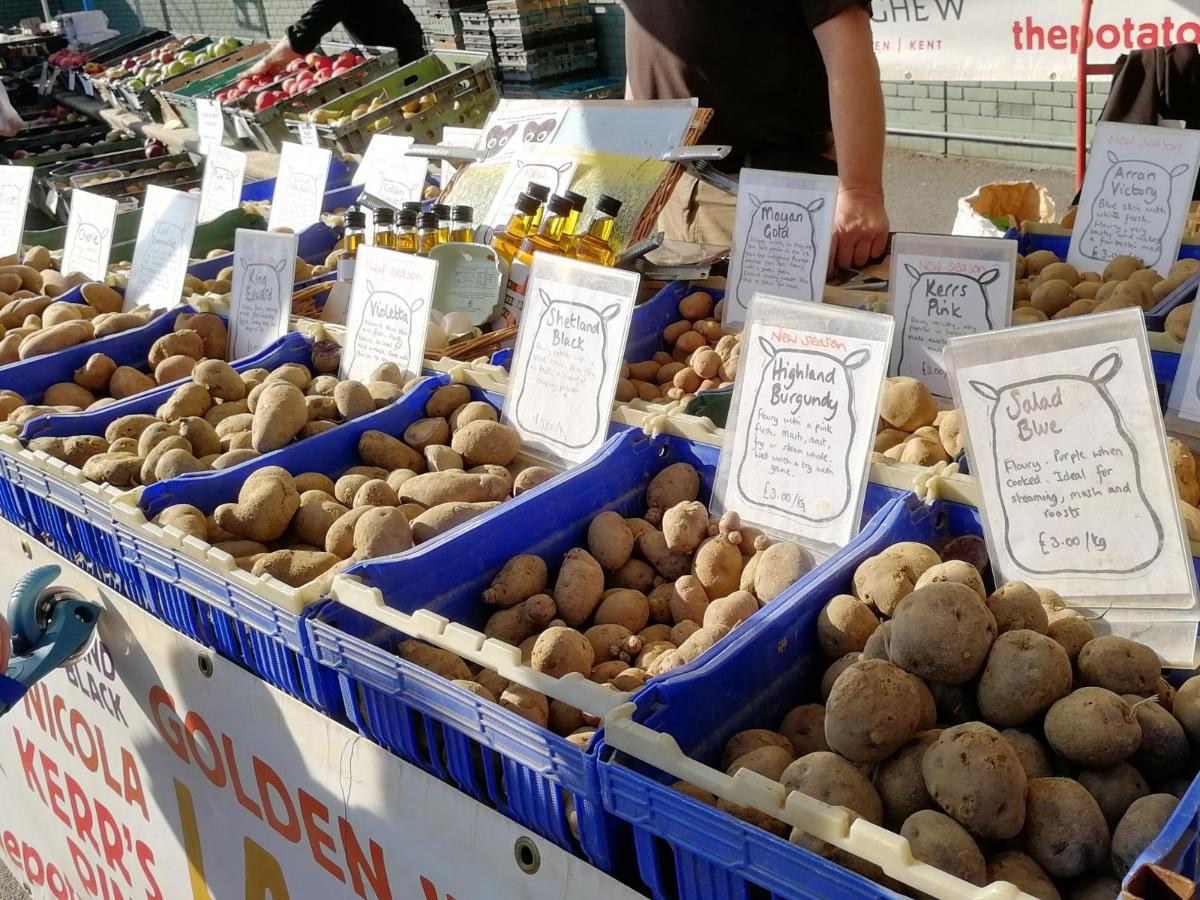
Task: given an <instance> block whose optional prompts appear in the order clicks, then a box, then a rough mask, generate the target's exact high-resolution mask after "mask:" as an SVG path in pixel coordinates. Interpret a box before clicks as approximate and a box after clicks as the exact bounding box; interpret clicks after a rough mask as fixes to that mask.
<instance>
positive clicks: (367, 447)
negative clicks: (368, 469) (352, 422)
mask: <svg viewBox="0 0 1200 900" xmlns="http://www.w3.org/2000/svg"><path fill="white" fill-rule="evenodd" d="M358 455H359V458H360V459H362V461H363V462H364V463H366V464H367V465H371V466H380V467H381V468H384V469H388V470H389V471H390V470H393V469H411V470H412V471H414V472H424V471H425V459H424V457H423V456H421V454H420V453H418V452H417V451H416V450H414V449H413V448H412V447H409V446H408V445H407V444H405V443H404V442H403V441H401V440H397V439H396V438H394V437H392V436H391V435H390V434H385V433H384V432H382V431H374V430H372V431H364V432H363V434H362V437H360V438H359V439H358Z"/></svg>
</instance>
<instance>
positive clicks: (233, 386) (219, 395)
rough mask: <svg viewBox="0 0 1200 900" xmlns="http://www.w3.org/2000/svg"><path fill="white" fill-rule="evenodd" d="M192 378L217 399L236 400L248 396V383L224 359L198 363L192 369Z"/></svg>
mask: <svg viewBox="0 0 1200 900" xmlns="http://www.w3.org/2000/svg"><path fill="white" fill-rule="evenodd" d="M192 380H193V381H195V382H196V384H198V385H200V386H201V387H203V388H204V389H205V390H207V391H208V393H209V395H210V396H212V397H213V398H215V399H217V400H221V401H231V400H233V401H236V400H243V399H245V397H246V383H245V382H244V381H242V378H241V376H240V375H239V374H238V373H237V371H236V370H235V369H234V368H233V366H231V365H229V363H227V362H225V361H224V360H222V359H206V360H202V361H201V362H199V363H197V364H196V367H195V368H194V369H193V370H192Z"/></svg>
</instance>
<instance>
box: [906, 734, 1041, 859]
mask: <svg viewBox="0 0 1200 900" xmlns="http://www.w3.org/2000/svg"><path fill="white" fill-rule="evenodd" d="M921 772H922V773H923V774H924V776H925V786H926V788H928V790H929V796H931V797H932V798H933V800H934V802H936V803H937V805H938V806H939V807H941V809H942V811H943V812H945V813H946V814H948V815H949V816H951V817H952V818H953V819H955V821H957V822H958V823H959V824H960V825H962V826H963V827H964V828H966V829H967V831H969V832H971V833H972V834H974V835H976V836H978V837H983V838H998V839H1005V838H1011V837H1015V836H1016V835H1017V834H1018V833H1019V832H1020V831H1021V828H1022V826H1023V825H1024V824H1025V785H1026V779H1025V770H1024V769H1023V768H1021V761H1020V760H1019V759H1018V758H1017V754H1016V752H1014V750H1013V749H1012V745H1011V744H1009V743H1008V741H1006V740H1005V739H1004V738H1003V737H1001V736H1000V732H998V731H996V729H994V728H992V727H990V726H988V725H984V724H983V723H982V722H968V723H966V724H964V725H955V726H953V727H952V728H947V729H946V730H945V731H943V732H942V733H941V735H940V736H939V737H938V739H937V740H936V741H935V742H934V743H933V746H932V747H930V748H929V749H928V750H927V751H926V752H925V758H924V759H923V760H922V761H921Z"/></svg>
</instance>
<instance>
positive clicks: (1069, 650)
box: [675, 537, 1200, 900]
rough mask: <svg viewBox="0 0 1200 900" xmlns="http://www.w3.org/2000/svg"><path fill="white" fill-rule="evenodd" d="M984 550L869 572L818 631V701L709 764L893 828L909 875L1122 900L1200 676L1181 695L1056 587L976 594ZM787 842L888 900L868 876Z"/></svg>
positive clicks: (1192, 724)
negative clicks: (922, 870) (906, 853)
mask: <svg viewBox="0 0 1200 900" xmlns="http://www.w3.org/2000/svg"><path fill="white" fill-rule="evenodd" d="M984 553H985V550H984V547H983V543H982V541H980V540H979V539H978V538H967V537H964V538H958V539H956V540H954V541H952V542H951V543H950V544H948V545H947V546H946V548H945V549H944V551H943V554H942V555H941V556H939V554H938V553H937V552H936V551H935V550H933V549H932V548H931V547H928V546H925V545H923V544H918V543H900V544H896V545H893V546H892V547H889V548H888V549H887V550H885V551H884V552H882V553H880V554H879V555H878V556H874V557H872V558H870V559H868V560H866V561H865V562H863V563H862V565H860V566H859V568H858V569H857V571H856V572H855V573H854V577H853V582H852V584H853V587H852V591H853V593H852V594H841V595H838V596H836V597H833V598H832V599H831V600H830V601H829V602H828V603H827V604H826V605H825V607H824V609H823V610H822V612H821V613H820V616H819V617H818V619H817V635H816V636H817V640H818V643H819V646H820V649H821V651H822V652H823V654H824V655H825V657H826V658H827V659H829V660H831V663H830V665H829V667H828V670H827V671H826V673H825V675H824V677H823V679H822V681H821V685H820V691H821V696H822V698H823V699H824V703H805V704H802V705H799V706H797V707H795V708H793V709H792V710H790V711H789V712H788V713H787V714H786V715H785V716H784V718H783V721H782V722H780V723H779V725H778V728H777V729H775V730H771V729H751V730H748V731H742V732H739V733H737V734H735V735H734V736H733V737H732V738H731V739H730V740H729V741H728V743H727V745H726V747H725V753H724V757H723V759H722V761H721V765H722V767H723V768H724V770H725V771H726V772H727V773H728V774H733V773H734V772H736V771H737V770H738V769H741V768H748V769H751V770H752V771H755V772H758V773H759V774H761V775H763V776H765V777H767V778H771V779H774V780H777V781H779V782H781V783H782V784H783V785H784V786H785V787H787V788H788V789H789V790H797V791H801V792H803V793H805V794H808V795H810V796H812V797H816V798H817V799H819V800H822V801H824V802H826V803H830V804H832V805H834V806H843V807H846V808H847V809H849V810H850V811H851V812H853V813H854V814H856V815H858V816H862V817H863V818H865V819H867V820H868V821H870V822H873V823H875V824H877V825H883V826H886V827H888V828H891V829H893V830H895V831H898V832H899V833H900V834H902V835H903V836H904V837H906V838H908V840H909V842H910V845H911V846H912V851H913V855H914V856H915V857H916V858H917V859H919V860H923V861H924V862H927V863H929V864H930V865H934V866H937V867H938V868H940V869H943V870H945V871H947V872H950V873H951V874H953V875H956V876H958V877H959V878H963V879H964V880H966V881H969V882H971V883H973V884H977V885H985V884H988V883H990V882H993V881H998V880H1005V881H1011V882H1013V883H1014V884H1016V885H1017V886H1018V887H1019V888H1020V889H1021V890H1023V891H1026V892H1028V893H1030V894H1032V895H1033V896H1035V897H1039V898H1055V900H1057V898H1059V897H1060V896H1065V895H1064V894H1060V893H1059V891H1060V890H1066V889H1068V888H1069V889H1070V890H1071V892H1072V893H1071V894H1070V896H1072V897H1086V898H1101V897H1106V898H1111V897H1116V896H1117V894H1118V893H1119V890H1120V883H1119V879H1120V878H1121V877H1123V876H1124V874H1125V872H1126V871H1127V870H1128V869H1129V867H1130V865H1131V864H1132V862H1133V860H1134V859H1135V858H1136V857H1137V855H1138V854H1139V853H1140V852H1141V851H1142V849H1144V848H1145V846H1146V845H1147V843H1148V842H1149V841H1150V840H1151V839H1152V838H1153V837H1154V836H1155V835H1157V833H1158V832H1159V830H1160V829H1161V828H1162V826H1163V824H1164V823H1165V822H1166V819H1167V817H1168V816H1169V815H1170V814H1171V812H1172V811H1173V810H1174V808H1175V805H1176V803H1177V802H1178V797H1180V796H1182V793H1183V791H1185V790H1186V789H1187V788H1188V786H1189V784H1190V776H1191V775H1193V774H1195V770H1196V763H1195V754H1194V751H1193V747H1200V678H1193V679H1191V680H1190V681H1188V682H1187V683H1186V684H1185V685H1184V686H1183V687H1182V688H1180V690H1179V691H1178V692H1176V691H1175V690H1174V689H1173V688H1172V687H1171V686H1170V685H1169V684H1168V682H1167V681H1166V680H1164V679H1163V677H1162V673H1161V671H1160V666H1159V660H1158V657H1157V656H1156V655H1155V654H1154V651H1152V650H1151V649H1149V648H1148V647H1145V646H1143V645H1142V644H1138V643H1135V642H1133V641H1129V640H1126V639H1124V638H1120V637H1114V636H1103V637H1097V636H1096V634H1095V633H1094V631H1093V627H1092V623H1091V622H1090V621H1089V620H1088V619H1085V618H1083V617H1082V616H1081V615H1080V614H1078V613H1077V612H1075V611H1073V610H1070V609H1068V608H1066V607H1065V606H1064V604H1063V602H1062V599H1061V598H1060V597H1058V595H1056V594H1055V593H1054V592H1052V591H1046V590H1034V589H1033V588H1030V587H1029V586H1027V585H1025V584H1022V583H1020V582H1010V583H1008V584H1006V585H1004V586H1003V587H1001V588H999V589H997V590H995V591H993V592H991V593H990V594H989V593H988V591H987V589H986V587H985V586H984V582H983V578H982V577H981V576H980V570H979V569H977V568H976V567H975V566H974V565H972V564H971V563H970V562H967V561H966V560H967V559H975V560H980V559H981V557H983V555H984ZM980 564H981V565H983V564H984V563H983V562H981V563H980ZM675 786H676V787H677V788H678V789H679V790H682V791H685V792H686V793H688V794H689V795H691V796H693V797H696V798H698V799H701V800H704V801H706V802H708V803H711V804H714V805H717V806H720V807H721V808H723V809H726V810H727V811H728V812H730V813H732V814H733V815H737V816H739V817H741V818H744V819H746V820H747V821H750V822H752V823H753V824H755V825H758V826H760V827H763V828H765V829H767V830H769V831H771V832H773V833H775V834H778V835H780V836H788V835H789V829H788V827H787V826H786V825H785V824H784V823H781V822H779V821H776V820H774V819H772V818H770V817H767V816H764V815H762V814H760V813H758V812H756V811H754V810H747V809H743V808H740V807H737V806H736V805H733V804H729V803H727V802H725V801H717V800H716V798H714V797H713V796H712V795H709V794H707V793H706V792H704V791H702V790H699V789H698V788H696V787H694V786H692V785H687V784H684V783H677V784H676V785H675ZM790 838H791V840H792V841H793V843H796V844H799V845H801V846H803V847H805V848H806V849H808V850H810V851H812V852H815V853H818V854H820V855H822V856H825V857H827V858H830V859H832V860H834V861H836V862H838V863H839V864H841V865H844V866H846V867H847V868H851V869H853V870H855V871H858V872H860V873H862V874H864V875H866V876H867V877H870V878H872V879H873V880H875V881H878V882H880V883H882V884H884V885H887V886H889V887H894V885H893V884H892V883H891V881H890V879H888V878H887V877H886V876H885V875H884V874H883V873H882V872H881V871H880V870H879V869H878V868H876V867H874V866H872V865H871V864H869V863H866V862H864V861H862V860H859V859H857V858H855V857H853V856H850V855H849V854H847V853H845V852H843V851H840V850H838V849H837V848H834V847H832V846H830V845H827V844H824V843H823V842H821V841H819V840H816V839H814V838H812V837H810V836H808V835H805V834H803V833H801V832H798V831H792V832H791V833H790Z"/></svg>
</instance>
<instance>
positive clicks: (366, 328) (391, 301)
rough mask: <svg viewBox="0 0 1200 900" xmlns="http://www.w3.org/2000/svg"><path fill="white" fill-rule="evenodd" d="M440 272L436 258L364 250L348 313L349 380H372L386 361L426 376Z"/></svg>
mask: <svg viewBox="0 0 1200 900" xmlns="http://www.w3.org/2000/svg"><path fill="white" fill-rule="evenodd" d="M437 270H438V264H437V263H436V262H434V261H433V260H432V259H425V258H424V257H420V256H413V255H412V254H411V253H400V252H398V251H396V250H384V249H383V248H382V247H361V248H360V249H359V251H358V257H357V261H356V264H355V266H354V286H353V287H352V288H351V291H350V304H349V307H348V308H347V310H346V341H345V344H344V345H343V348H342V371H341V377H342V378H343V379H345V378H352V379H356V380H358V381H366V380H367V376H368V375H369V374H370V373H371V370H372V369H374V368H375V367H376V366H377V365H379V364H380V363H385V362H392V363H395V364H396V365H397V366H399V367H400V371H402V372H404V373H405V374H406V375H417V374H419V373H420V371H421V362H422V360H424V358H425V332H426V330H427V328H428V326H429V310H430V309H431V307H432V306H433V304H432V297H433V286H434V283H435V281H436V280H437Z"/></svg>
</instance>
